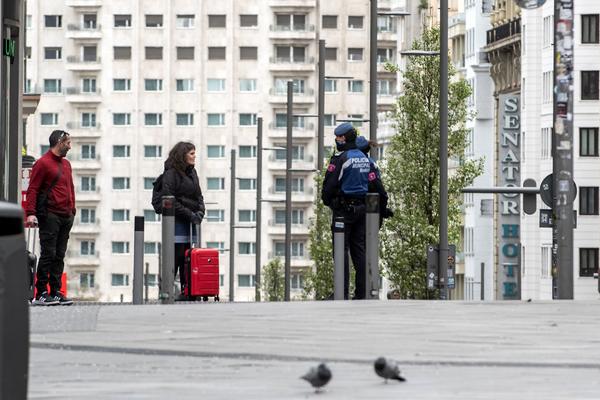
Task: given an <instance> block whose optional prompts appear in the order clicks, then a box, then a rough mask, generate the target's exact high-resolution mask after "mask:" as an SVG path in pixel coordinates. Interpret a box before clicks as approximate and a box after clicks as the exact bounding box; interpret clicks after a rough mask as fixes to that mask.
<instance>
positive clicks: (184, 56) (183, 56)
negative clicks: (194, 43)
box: [177, 47, 194, 60]
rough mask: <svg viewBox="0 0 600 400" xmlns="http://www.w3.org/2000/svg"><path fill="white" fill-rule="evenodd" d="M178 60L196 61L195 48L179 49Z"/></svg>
mask: <svg viewBox="0 0 600 400" xmlns="http://www.w3.org/2000/svg"><path fill="white" fill-rule="evenodd" d="M177 59H178V60H193V59H194V48H193V47H177Z"/></svg>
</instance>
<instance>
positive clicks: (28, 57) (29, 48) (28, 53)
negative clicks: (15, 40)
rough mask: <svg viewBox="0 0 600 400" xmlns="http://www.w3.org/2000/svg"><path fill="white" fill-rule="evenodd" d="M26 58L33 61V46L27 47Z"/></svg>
mask: <svg viewBox="0 0 600 400" xmlns="http://www.w3.org/2000/svg"><path fill="white" fill-rule="evenodd" d="M25 58H26V59H27V60H31V46H25Z"/></svg>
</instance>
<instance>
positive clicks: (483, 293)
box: [479, 263, 485, 301]
mask: <svg viewBox="0 0 600 400" xmlns="http://www.w3.org/2000/svg"><path fill="white" fill-rule="evenodd" d="M479 287H480V289H481V300H482V301H483V300H485V263H481V278H479Z"/></svg>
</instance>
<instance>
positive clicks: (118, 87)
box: [113, 79, 131, 92]
mask: <svg viewBox="0 0 600 400" xmlns="http://www.w3.org/2000/svg"><path fill="white" fill-rule="evenodd" d="M113 90H114V91H115V92H129V91H130V90H131V79H113Z"/></svg>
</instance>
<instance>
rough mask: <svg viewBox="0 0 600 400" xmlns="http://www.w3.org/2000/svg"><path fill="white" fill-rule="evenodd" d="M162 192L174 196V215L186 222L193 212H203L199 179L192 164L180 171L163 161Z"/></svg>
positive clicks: (189, 219)
mask: <svg viewBox="0 0 600 400" xmlns="http://www.w3.org/2000/svg"><path fill="white" fill-rule="evenodd" d="M162 194H163V196H166V195H171V196H175V203H174V208H175V217H176V218H177V219H179V220H183V221H185V222H186V223H190V222H191V221H192V215H193V214H194V213H195V212H197V211H202V212H203V213H204V212H205V207H204V197H203V196H202V190H201V189H200V181H199V180H198V174H197V173H196V169H195V168H194V167H193V166H190V167H188V168H187V169H186V171H185V173H182V172H180V171H178V170H177V169H175V168H173V167H171V166H170V165H169V164H168V163H167V162H165V172H164V174H163V190H162Z"/></svg>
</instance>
